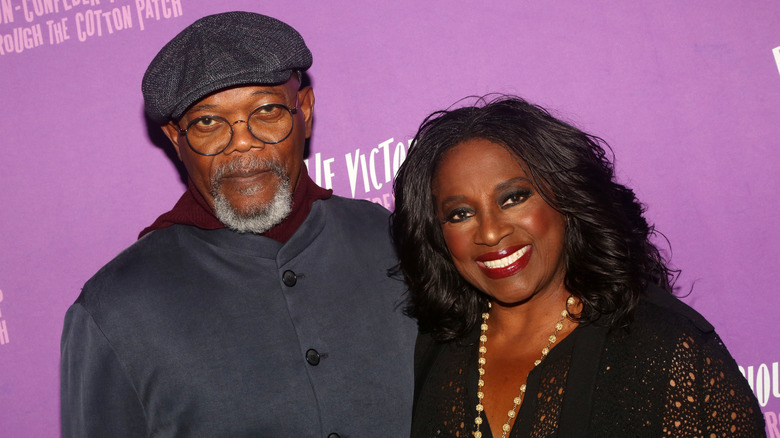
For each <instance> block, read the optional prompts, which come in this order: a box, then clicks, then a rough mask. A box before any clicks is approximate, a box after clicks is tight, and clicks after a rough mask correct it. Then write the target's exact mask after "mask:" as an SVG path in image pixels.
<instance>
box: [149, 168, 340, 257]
mask: <svg viewBox="0 0 780 438" xmlns="http://www.w3.org/2000/svg"><path fill="white" fill-rule="evenodd" d="M332 194H333V190H326V189H323V188H322V187H320V186H318V185H317V184H315V183H314V181H312V180H311V178H310V177H309V174H308V173H306V167H305V166H304V167H303V168H302V169H301V177H300V178H299V180H298V187H296V188H295V193H293V199H292V211H291V212H290V214H289V215H288V216H287V217H286V218H285V219H284V220H283V221H282V222H280V223H278V224H276V225H274V227H273V228H271V229H270V230H268V231H266V232H265V233H263V236H266V237H268V238H271V239H274V240H276V241H278V242H282V243H284V242H287V240H288V239H289V238H290V237H292V235H293V234H294V233H295V231H296V230H297V229H298V227H299V226H300V225H301V224H302V223H303V221H304V220H305V219H306V216H308V215H309V211H311V205H312V204H314V201H317V200H319V199H328V198H330V197H331V195H332ZM174 224H182V225H193V226H196V227H198V228H202V229H204V230H216V229H219V228H225V225H224V224H223V223H222V222H220V221H219V219H217V217H216V216H215V215H214V212H213V211H212V209H211V207H209V205H208V203H207V202H206V200H205V199H204V198H203V196H202V195H201V194H200V192H198V190H197V189H196V188H195V185H194V184H193V183H192V180H188V181H187V191H185V192H184V194H183V195H182V196H181V198H179V200H178V202H176V205H174V206H173V209H172V210H171V211H169V212H167V213H164V214H163V215H161V216H160V217H158V218H157V220H155V221H154V223H153V224H152V225H150V226H148V227H146V228H144V230H143V231H141V234H139V235H138V238H139V239H140V238H141V237H143V236H144V235H146V234H147V233H149V232H151V231H154V230H159V229H161V228H166V227H170V226H171V225H174Z"/></svg>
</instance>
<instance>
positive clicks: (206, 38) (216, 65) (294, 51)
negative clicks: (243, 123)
mask: <svg viewBox="0 0 780 438" xmlns="http://www.w3.org/2000/svg"><path fill="white" fill-rule="evenodd" d="M311 63H312V57H311V52H310V51H309V48H308V47H306V43H304V41H303V38H302V37H301V35H300V34H299V33H298V32H297V31H296V30H295V29H293V28H292V27H290V26H289V25H287V24H285V23H282V22H281V21H279V20H277V19H275V18H271V17H267V16H265V15H260V14H255V13H252V12H226V13H222V14H215V15H209V16H207V17H204V18H201V19H200V20H198V21H196V22H194V23H192V24H191V25H190V26H188V27H187V28H186V29H184V30H183V31H181V33H179V34H178V35H176V37H174V38H173V39H172V40H171V41H170V42H169V43H168V44H166V45H165V47H163V48H162V50H160V53H158V54H157V56H155V58H154V59H153V60H152V63H151V64H149V68H148V69H146V73H145V74H144V78H143V82H142V84H141V89H142V91H143V95H144V104H145V106H146V113H147V114H148V115H149V117H150V118H151V119H152V120H154V121H155V122H157V123H159V124H161V125H162V124H165V123H167V122H168V121H169V120H178V119H180V118H181V116H182V115H184V113H185V112H186V111H187V109H188V108H189V107H190V106H192V105H193V104H194V103H195V102H197V101H199V100H200V99H202V98H204V97H206V96H208V95H209V94H212V93H214V92H216V91H219V90H222V89H224V88H228V87H234V86H239V85H272V84H281V83H284V82H287V80H288V79H289V78H290V75H291V74H292V73H293V72H294V71H305V70H306V69H308V68H309V67H311Z"/></svg>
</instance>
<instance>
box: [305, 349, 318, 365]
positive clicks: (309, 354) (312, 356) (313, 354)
mask: <svg viewBox="0 0 780 438" xmlns="http://www.w3.org/2000/svg"><path fill="white" fill-rule="evenodd" d="M306 362H309V365H313V366H317V365H319V363H320V354H319V353H317V350H315V349H313V348H310V349H308V350H307V351H306Z"/></svg>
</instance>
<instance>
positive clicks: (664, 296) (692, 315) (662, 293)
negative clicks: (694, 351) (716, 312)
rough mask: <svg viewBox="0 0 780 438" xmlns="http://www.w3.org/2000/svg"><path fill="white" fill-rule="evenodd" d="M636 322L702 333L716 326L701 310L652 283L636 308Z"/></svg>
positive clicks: (713, 329)
mask: <svg viewBox="0 0 780 438" xmlns="http://www.w3.org/2000/svg"><path fill="white" fill-rule="evenodd" d="M634 316H635V318H634V320H635V322H634V324H646V325H650V326H652V327H657V325H658V324H671V325H670V328H673V329H674V328H679V329H688V330H691V331H693V332H699V333H701V334H709V333H713V332H714V331H715V328H714V327H713V326H712V324H710V322H709V321H707V319H706V318H704V317H703V316H702V315H701V314H700V313H699V312H697V311H696V310H694V309H693V308H692V307H691V306H689V305H688V304H686V303H684V302H683V301H681V300H680V299H679V298H677V297H676V296H675V295H673V294H672V293H671V292H669V291H666V290H664V289H662V288H660V287H659V286H656V285H654V284H651V285H650V286H648V288H647V290H645V292H644V293H643V294H642V295H641V297H640V300H639V305H638V306H637V308H636V310H635V315H634Z"/></svg>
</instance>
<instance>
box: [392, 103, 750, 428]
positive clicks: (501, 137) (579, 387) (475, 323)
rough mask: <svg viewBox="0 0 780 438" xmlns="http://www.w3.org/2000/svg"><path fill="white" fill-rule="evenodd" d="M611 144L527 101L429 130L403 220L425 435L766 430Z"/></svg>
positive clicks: (406, 189)
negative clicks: (670, 262)
mask: <svg viewBox="0 0 780 438" xmlns="http://www.w3.org/2000/svg"><path fill="white" fill-rule="evenodd" d="M602 144H603V141H602V140H601V139H599V138H597V137H593V136H591V135H588V134H585V133H583V132H582V131H580V130H578V129H576V128H574V127H572V126H570V125H568V124H566V123H564V122H561V121H560V120H557V119H555V118H554V117H552V116H551V115H550V114H549V113H548V112H547V111H545V110H544V109H542V108H540V107H538V106H534V105H531V104H529V103H527V102H525V101H523V100H521V99H519V98H515V97H501V98H499V99H497V100H494V101H492V102H487V103H485V102H481V104H480V105H478V106H473V107H465V108H460V109H455V110H452V111H440V112H436V113H434V114H432V115H431V116H429V117H428V118H427V119H426V120H425V122H424V123H423V124H422V126H421V127H420V130H419V132H418V133H417V135H416V138H415V141H414V143H413V146H412V147H411V149H410V151H409V154H408V156H407V158H406V161H405V162H404V164H403V166H402V167H401V169H400V170H399V172H398V176H397V178H396V182H395V197H396V211H395V213H394V215H393V223H392V231H393V238H394V240H395V244H396V248H397V250H398V253H399V256H400V270H401V272H402V273H403V275H404V277H405V280H406V282H407V284H408V287H409V304H408V308H407V312H408V313H409V315H410V316H412V317H414V318H416V319H417V321H418V324H419V328H420V335H419V337H418V344H417V351H416V356H415V372H416V384H415V408H414V420H413V425H412V436H413V437H421V438H422V437H424V438H428V437H433V436H446V437H468V436H475V437H477V438H480V437H490V436H496V437H498V436H501V437H508V436H509V437H527V436H534V437H537V436H562V437H570V436H585V435H589V436H599V437H603V436H615V437H627V436H645V437H658V436H690V437H692V436H703V437H710V436H724V435H727V436H763V434H764V429H763V417H762V414H761V412H760V410H759V407H758V403H757V401H756V399H755V397H754V396H753V394H752V393H751V391H750V388H749V387H748V385H747V383H746V381H745V380H744V378H743V377H742V375H741V374H740V373H739V371H738V369H737V365H736V363H735V362H734V360H733V359H732V358H731V356H730V355H729V353H728V351H727V350H726V348H725V347H724V346H723V344H722V343H721V341H720V339H719V338H718V336H717V334H715V332H714V330H713V328H712V326H711V325H710V324H709V323H708V322H707V321H706V320H705V319H704V318H702V317H701V316H700V315H699V314H697V313H696V312H695V311H694V310H692V309H691V308H690V307H688V306H686V305H685V304H683V303H682V302H680V301H679V300H677V299H676V298H675V297H674V296H673V295H672V293H671V292H672V282H673V279H674V275H673V274H674V272H672V271H670V269H669V268H668V267H667V266H666V263H665V261H664V259H663V257H662V256H661V254H660V253H659V251H658V249H657V248H656V247H655V245H654V244H653V243H652V242H651V239H650V238H651V236H652V235H653V234H654V233H653V228H652V227H651V226H649V225H648V224H647V221H646V220H645V219H644V217H643V216H642V214H643V207H642V205H641V204H640V203H639V202H638V201H637V199H636V198H635V196H634V193H633V192H632V191H631V190H630V189H628V188H627V187H625V186H623V185H620V184H618V183H617V182H615V180H614V172H613V167H612V164H611V163H610V161H609V160H608V158H607V157H606V153H605V151H604V148H603V147H602V146H601V145H602Z"/></svg>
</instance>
